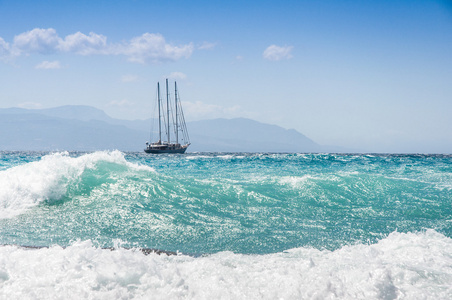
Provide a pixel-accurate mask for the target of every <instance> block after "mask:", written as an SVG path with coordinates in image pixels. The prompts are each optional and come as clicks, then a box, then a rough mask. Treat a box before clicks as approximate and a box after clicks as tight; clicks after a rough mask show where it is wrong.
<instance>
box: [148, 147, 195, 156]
mask: <svg viewBox="0 0 452 300" xmlns="http://www.w3.org/2000/svg"><path fill="white" fill-rule="evenodd" d="M187 148H188V145H185V146H179V147H171V146H166V147H152V146H148V147H146V149H144V152H146V153H151V154H160V153H180V154H182V153H185V151H186V150H187Z"/></svg>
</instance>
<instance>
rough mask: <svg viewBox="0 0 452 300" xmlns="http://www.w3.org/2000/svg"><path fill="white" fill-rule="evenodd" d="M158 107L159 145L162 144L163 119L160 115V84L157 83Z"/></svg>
mask: <svg viewBox="0 0 452 300" xmlns="http://www.w3.org/2000/svg"><path fill="white" fill-rule="evenodd" d="M157 94H158V96H157V97H158V100H157V101H158V107H159V144H160V143H161V142H162V121H161V120H162V117H161V114H160V83H159V82H157Z"/></svg>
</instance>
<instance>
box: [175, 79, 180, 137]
mask: <svg viewBox="0 0 452 300" xmlns="http://www.w3.org/2000/svg"><path fill="white" fill-rule="evenodd" d="M174 106H175V107H176V144H179V127H178V126H177V125H178V124H177V84H176V81H174Z"/></svg>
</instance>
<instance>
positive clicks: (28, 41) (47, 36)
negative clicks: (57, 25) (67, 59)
mask: <svg viewBox="0 0 452 300" xmlns="http://www.w3.org/2000/svg"><path fill="white" fill-rule="evenodd" d="M60 42H61V38H60V37H58V35H57V33H56V31H55V29H53V28H48V29H41V28H35V29H33V30H30V31H27V32H24V33H21V34H19V35H16V36H15V37H14V43H13V54H14V55H20V54H22V53H25V54H30V53H40V54H50V53H55V52H56V51H57V48H58V45H59V44H60Z"/></svg>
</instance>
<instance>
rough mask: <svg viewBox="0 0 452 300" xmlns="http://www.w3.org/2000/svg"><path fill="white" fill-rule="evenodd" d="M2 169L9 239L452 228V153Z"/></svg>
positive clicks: (134, 159)
mask: <svg viewBox="0 0 452 300" xmlns="http://www.w3.org/2000/svg"><path fill="white" fill-rule="evenodd" d="M0 169H1V170H3V171H2V172H3V174H2V175H3V177H2V183H3V184H5V183H8V184H6V186H8V187H7V188H6V191H5V189H4V191H3V193H2V194H0V196H1V200H0V201H1V202H0V203H1V205H2V206H3V207H6V208H7V210H8V211H9V213H12V214H13V215H14V217H5V218H3V219H0V236H1V243H2V244H18V245H33V246H49V245H53V244H57V245H61V246H67V245H70V244H71V243H72V242H73V241H75V240H87V239H90V240H92V241H93V242H94V243H95V244H96V245H98V246H101V247H110V246H113V241H114V240H115V239H119V240H121V242H122V245H124V246H127V247H148V248H158V249H162V250H168V251H180V252H183V253H191V254H203V253H215V252H219V251H233V252H236V253H246V254H250V253H254V254H264V253H274V252H280V251H284V250H287V249H291V248H296V247H314V248H317V249H329V250H334V249H338V248H340V247H342V246H344V245H352V244H356V243H374V242H376V241H377V240H378V239H382V238H384V237H386V236H387V235H388V234H390V233H391V232H394V231H399V232H418V231H422V230H425V229H429V228H431V229H435V230H436V231H437V232H440V233H442V234H444V235H445V236H447V237H452V223H451V221H452V157H451V156H447V155H336V154H204V153H201V154H186V155H161V156H150V155H146V154H141V153H128V154H122V153H119V152H112V153H111V152H110V153H107V152H97V153H88V154H86V153H71V154H61V153H58V154H45V153H3V154H2V156H1V165H0ZM30 186H34V187H30ZM4 187H5V185H4ZM33 188H34V190H32V189H33ZM11 195H13V196H11ZM14 197H16V198H17V199H14ZM20 197H22V198H27V199H26V201H25V202H27V203H28V204H30V206H29V207H26V208H25V205H22V204H23V203H20V201H21V199H20ZM13 204H15V205H13Z"/></svg>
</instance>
